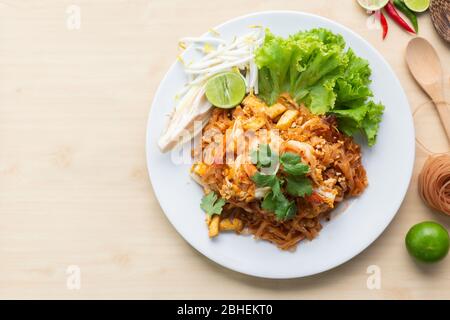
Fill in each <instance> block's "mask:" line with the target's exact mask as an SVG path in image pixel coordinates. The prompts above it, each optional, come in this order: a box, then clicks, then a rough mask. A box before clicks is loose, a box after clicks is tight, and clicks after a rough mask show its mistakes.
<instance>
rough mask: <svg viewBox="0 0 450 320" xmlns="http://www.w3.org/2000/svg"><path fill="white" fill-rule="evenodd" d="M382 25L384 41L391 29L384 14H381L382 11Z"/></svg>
mask: <svg viewBox="0 0 450 320" xmlns="http://www.w3.org/2000/svg"><path fill="white" fill-rule="evenodd" d="M380 23H381V27H382V28H383V40H384V38H386V35H387V33H388V29H389V28H388V23H387V21H386V18H385V16H384V14H383V12H381V10H380Z"/></svg>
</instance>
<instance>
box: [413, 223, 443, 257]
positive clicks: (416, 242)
mask: <svg viewBox="0 0 450 320" xmlns="http://www.w3.org/2000/svg"><path fill="white" fill-rule="evenodd" d="M405 244H406V248H407V249H408V252H409V253H410V254H411V255H412V256H413V257H415V258H417V259H418V260H420V261H423V262H436V261H439V260H441V259H442V258H444V257H445V256H446V255H447V253H448V249H449V246H450V240H449V236H448V232H447V230H446V229H445V228H444V227H443V226H441V225H440V224H439V223H436V222H433V221H424V222H421V223H418V224H416V225H414V226H413V227H412V228H411V229H409V231H408V233H407V234H406V238H405Z"/></svg>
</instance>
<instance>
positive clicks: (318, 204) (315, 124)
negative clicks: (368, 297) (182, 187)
mask: <svg viewBox="0 0 450 320" xmlns="http://www.w3.org/2000/svg"><path fill="white" fill-rule="evenodd" d="M186 45H190V46H191V48H192V49H193V50H190V53H192V52H196V53H198V52H200V55H194V56H190V55H188V54H186V55H183V56H180V58H179V61H180V63H181V66H182V67H183V68H184V71H185V73H186V84H185V86H184V87H183V88H182V89H181V91H180V92H179V93H178V94H177V95H176V99H175V107H174V108H173V110H172V112H171V114H170V116H169V117H168V121H167V124H166V126H165V129H164V130H163V132H162V134H161V136H160V138H159V140H158V145H159V147H160V149H161V151H162V152H167V151H170V150H172V149H173V148H174V147H175V146H177V145H186V144H185V142H190V144H189V146H188V148H187V149H186V150H187V151H188V152H187V153H189V151H191V153H192V159H193V165H192V168H191V175H192V178H193V179H194V180H195V181H196V182H198V183H199V184H200V185H201V187H202V188H203V191H204V196H203V198H202V200H201V202H200V208H201V209H203V211H204V212H205V213H206V225H207V230H208V233H209V236H210V237H211V238H214V237H216V236H218V235H219V234H220V233H221V232H225V231H234V232H235V233H237V234H251V235H253V236H254V237H255V238H256V239H262V240H266V241H269V242H271V243H273V244H275V245H276V246H278V247H279V248H280V249H283V250H293V249H295V248H296V247H297V245H298V243H299V242H300V241H302V240H304V239H307V240H312V239H314V238H315V237H317V236H318V234H319V232H320V230H321V229H322V223H323V221H324V220H327V219H329V218H330V213H331V211H332V210H333V209H334V208H335V207H336V205H338V204H339V203H340V202H342V201H343V200H344V199H345V198H348V197H353V196H358V195H360V194H361V193H362V192H363V191H364V190H365V188H366V187H367V185H368V181H367V176H366V171H365V169H364V167H363V165H362V162H361V148H360V146H359V145H358V144H357V143H355V141H354V140H353V137H355V136H360V137H362V138H363V140H364V141H366V142H367V145H368V146H369V147H370V146H373V145H374V144H375V143H376V139H377V133H378V129H379V124H380V122H381V120H382V115H383V110H384V106H383V104H381V103H378V102H375V101H374V100H373V96H374V94H373V93H372V90H371V89H370V82H371V80H370V75H371V70H370V67H369V63H368V61H367V60H365V59H363V58H361V57H359V56H357V55H356V54H355V52H354V51H353V50H352V49H351V48H348V47H346V44H345V41H344V38H343V37H342V36H341V35H339V34H334V33H333V32H331V31H330V30H327V29H323V28H318V29H311V30H305V31H299V32H297V33H295V34H292V35H290V36H288V37H281V36H277V35H274V34H273V33H271V32H270V30H268V29H264V28H263V27H261V26H251V28H250V31H249V32H248V33H245V34H243V35H242V36H238V37H234V38H233V39H231V40H229V41H227V40H225V39H222V38H221V36H220V34H218V33H217V32H210V33H209V34H208V35H207V36H204V37H200V38H184V39H182V41H181V43H180V47H182V48H185V47H186ZM188 53H189V52H188ZM192 142H193V143H192ZM191 147H192V150H191Z"/></svg>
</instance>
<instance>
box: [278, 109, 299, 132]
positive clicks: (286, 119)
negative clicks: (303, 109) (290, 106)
mask: <svg viewBox="0 0 450 320" xmlns="http://www.w3.org/2000/svg"><path fill="white" fill-rule="evenodd" d="M298 115H299V112H298V111H297V110H287V111H286V112H285V113H283V115H282V116H281V118H280V120H278V122H277V125H276V127H277V129H280V130H286V129H289V128H290V126H291V125H292V123H293V122H294V121H295V119H296V118H297V116H298Z"/></svg>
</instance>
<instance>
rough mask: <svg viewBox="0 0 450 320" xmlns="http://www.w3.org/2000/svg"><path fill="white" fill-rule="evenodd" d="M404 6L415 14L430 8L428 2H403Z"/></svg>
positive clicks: (422, 0)
mask: <svg viewBox="0 0 450 320" xmlns="http://www.w3.org/2000/svg"><path fill="white" fill-rule="evenodd" d="M405 4H406V6H407V7H408V8H409V9H411V10H412V11H415V12H424V11H425V10H427V9H428V7H429V6H430V0H405Z"/></svg>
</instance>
